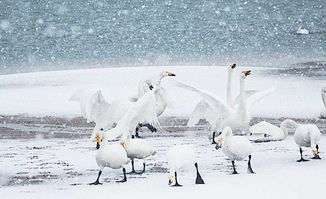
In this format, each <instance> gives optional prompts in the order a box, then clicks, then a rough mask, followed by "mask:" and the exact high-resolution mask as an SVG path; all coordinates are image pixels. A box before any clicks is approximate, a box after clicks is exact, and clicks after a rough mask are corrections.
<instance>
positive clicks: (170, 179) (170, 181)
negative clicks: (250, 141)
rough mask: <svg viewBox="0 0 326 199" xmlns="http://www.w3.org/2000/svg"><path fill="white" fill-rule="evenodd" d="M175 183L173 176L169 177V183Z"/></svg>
mask: <svg viewBox="0 0 326 199" xmlns="http://www.w3.org/2000/svg"><path fill="white" fill-rule="evenodd" d="M172 183H173V177H169V185H171V184H172Z"/></svg>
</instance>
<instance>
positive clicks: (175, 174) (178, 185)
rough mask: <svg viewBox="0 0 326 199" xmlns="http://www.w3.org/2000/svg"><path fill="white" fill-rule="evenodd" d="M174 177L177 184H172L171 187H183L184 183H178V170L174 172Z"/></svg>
mask: <svg viewBox="0 0 326 199" xmlns="http://www.w3.org/2000/svg"><path fill="white" fill-rule="evenodd" d="M174 177H175V185H172V186H171V187H182V185H181V184H179V183H178V178H177V172H174Z"/></svg>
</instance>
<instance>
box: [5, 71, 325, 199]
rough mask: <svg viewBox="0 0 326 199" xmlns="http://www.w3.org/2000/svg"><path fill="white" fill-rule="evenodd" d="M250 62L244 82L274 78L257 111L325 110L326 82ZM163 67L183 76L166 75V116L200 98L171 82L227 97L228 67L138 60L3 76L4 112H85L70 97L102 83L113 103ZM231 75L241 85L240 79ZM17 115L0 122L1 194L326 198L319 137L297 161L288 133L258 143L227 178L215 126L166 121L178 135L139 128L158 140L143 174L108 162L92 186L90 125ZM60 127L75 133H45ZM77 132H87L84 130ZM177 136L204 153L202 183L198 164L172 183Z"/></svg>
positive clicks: (180, 113)
mask: <svg viewBox="0 0 326 199" xmlns="http://www.w3.org/2000/svg"><path fill="white" fill-rule="evenodd" d="M244 69H251V70H252V75H251V76H249V77H248V78H247V80H246V82H247V85H246V87H247V89H264V88H268V87H270V86H272V85H274V84H277V88H276V91H275V92H274V93H273V94H271V95H269V96H267V97H266V98H264V99H263V100H261V101H260V102H258V103H257V104H256V105H255V107H253V109H252V114H253V116H255V117H268V118H274V119H270V120H271V121H272V120H273V121H274V120H275V121H277V122H279V120H278V119H279V118H280V117H292V118H305V119H313V118H317V117H318V116H319V113H320V111H321V110H322V108H323V104H322V101H321V97H320V91H321V88H322V87H324V86H326V82H325V80H322V79H321V78H313V77H309V76H306V75H302V76H294V75H286V76H284V75H275V71H276V70H277V69H267V68H240V67H239V68H237V71H238V72H240V71H241V70H244ZM163 70H167V71H171V72H174V73H175V74H176V75H177V76H176V77H167V78H166V79H164V80H163V85H164V86H165V87H166V89H167V91H168V94H169V96H170V99H171V100H170V101H171V104H170V106H169V108H168V109H167V110H166V112H165V113H164V115H163V116H162V117H166V118H168V117H170V116H177V118H178V117H183V118H187V116H188V115H189V114H190V113H191V111H192V109H193V108H194V106H195V105H196V103H197V102H198V101H199V98H198V96H196V95H194V94H193V93H190V92H188V91H185V90H182V89H180V88H177V87H174V86H173V83H172V81H171V80H172V79H174V80H177V81H181V82H185V83H188V84H191V85H193V86H196V87H199V88H202V89H205V90H208V91H210V92H212V93H215V94H216V95H218V96H220V97H221V98H223V99H225V93H226V72H227V68H226V67H213V66H207V67H204V66H187V67H180V66H178V67H177V66H175V67H133V68H107V69H91V70H71V71H56V72H39V73H27V74H13V75H1V76H0V115H18V114H27V115H28V116H32V117H34V116H55V117H63V118H74V117H76V116H80V115H81V114H80V108H79V105H78V104H77V103H74V102H70V101H69V98H70V97H71V95H72V94H73V93H74V92H75V91H76V90H78V89H80V88H93V89H97V88H100V89H102V91H103V93H104V96H105V97H106V98H107V99H108V100H109V101H112V99H113V98H114V97H116V96H121V95H122V96H132V95H134V94H136V92H137V84H138V81H139V80H140V79H143V78H144V77H147V76H150V75H156V74H158V73H159V72H161V71H163ZM234 79H235V82H236V83H235V84H234V87H235V90H237V88H238V78H234ZM20 117H25V116H24V115H23V116H15V117H14V116H13V117H12V119H10V117H8V116H6V117H2V118H0V119H1V121H3V123H2V124H1V125H0V128H1V129H2V130H3V132H0V135H4V136H2V137H0V138H1V139H0V198H1V199H7V198H10V199H15V198H92V197H95V198H99V197H109V198H129V199H130V198H149V197H152V198H177V197H178V198H183V197H188V198H199V197H206V196H208V197H223V198H229V197H230V198H251V199H252V198H273V199H275V198H288V199H292V198H295V199H301V198H317V197H318V198H321V197H322V196H323V195H325V194H326V190H325V189H324V186H325V184H326V178H325V177H324V176H325V172H324V171H325V168H326V163H325V158H326V156H325V153H324V151H325V150H324V149H325V146H326V139H325V137H324V136H322V139H321V143H320V150H321V154H320V156H321V157H322V160H311V161H309V162H303V163H297V162H296V160H297V159H299V151H298V148H297V146H296V145H295V143H294V140H293V136H289V137H288V138H287V139H286V140H285V141H281V142H268V143H254V146H255V152H254V153H253V160H252V166H253V169H254V171H255V172H256V174H253V175H249V174H247V173H246V166H247V162H238V163H237V169H238V172H240V174H239V175H230V173H231V163H230V161H229V160H228V159H227V158H226V157H225V156H224V154H223V153H222V151H216V150H215V148H214V146H213V145H211V144H210V141H209V140H208V134H209V133H210V132H209V131H208V130H205V129H206V128H205V127H203V128H199V130H191V129H187V128H178V127H173V126H169V124H164V125H163V127H164V128H165V129H166V128H167V126H169V128H171V129H172V132H169V133H163V134H162V133H155V134H151V133H149V132H147V133H142V134H141V135H143V136H144V137H146V139H147V140H148V141H150V142H151V143H153V145H154V146H155V149H156V151H157V153H156V155H155V156H153V157H150V158H149V159H148V161H147V165H148V167H147V172H146V173H145V174H143V175H128V182H126V183H124V184H118V183H116V182H115V180H118V179H120V178H121V177H122V175H121V174H122V172H121V170H111V169H105V170H104V173H103V175H102V179H101V181H102V182H104V184H103V185H101V186H89V185H87V184H88V183H89V182H93V181H94V180H95V179H96V176H97V165H96V162H95V158H94V153H95V143H92V142H91V141H90V140H89V139H88V138H87V137H86V136H85V132H88V133H89V132H91V129H92V128H91V126H86V125H84V126H83V125H82V126H70V125H68V124H67V125H66V123H64V124H61V123H60V120H58V121H56V122H55V124H53V123H50V124H47V123H46V121H43V120H42V119H41V120H39V119H38V120H37V121H36V122H35V121H33V119H31V120H30V121H28V120H22V121H21V122H20V121H19V118H20ZM8 118H9V119H8ZM11 120H12V121H14V122H10V121H11ZM45 120H46V119H45ZM67 121H69V122H71V121H70V120H66V121H65V122H67ZM275 121H274V122H275ZM302 121H305V120H302ZM320 121H321V120H319V125H320V127H322V128H323V130H324V129H325V122H324V121H322V122H320ZM38 122H39V123H40V124H38ZM71 123H72V122H71ZM57 124H58V125H57ZM173 129H174V130H173ZM5 131H6V132H5ZM15 131H17V132H18V134H17V135H15V138H16V139H7V138H8V137H10V136H8V137H6V136H5V134H6V135H8V134H10V133H11V132H15ZM59 131H60V132H61V133H62V132H63V133H69V132H71V134H70V135H69V136H67V135H66V136H65V135H63V136H62V138H49V139H44V137H43V136H42V133H43V132H47V133H50V134H51V133H53V134H56V132H59ZM24 132H31V133H32V134H33V133H35V134H39V135H38V136H36V138H31V139H25V138H20V137H19V133H24ZM77 132H78V133H81V134H83V133H84V134H83V136H80V134H78V133H77ZM1 133H2V134H1ZM74 135H76V137H74ZM31 137H33V136H31ZM46 137H49V136H48V135H47V136H46ZM50 137H51V136H50ZM53 137H55V136H53ZM81 137H82V138H81ZM181 143H186V144H192V145H193V146H194V147H195V149H196V151H197V152H198V163H199V169H200V171H201V174H202V177H203V178H204V180H205V182H206V184H205V185H194V180H195V173H194V168H192V170H189V171H185V172H183V173H182V174H180V177H179V182H180V183H181V184H183V185H184V187H181V188H172V187H169V186H168V179H167V177H168V173H167V172H168V170H167V162H166V157H165V153H166V151H167V150H168V149H169V148H170V147H171V146H173V145H174V144H181ZM304 154H305V156H306V158H309V157H310V156H311V150H310V149H304ZM136 168H137V169H140V168H141V164H140V162H137V163H136ZM129 169H130V166H128V170H129Z"/></svg>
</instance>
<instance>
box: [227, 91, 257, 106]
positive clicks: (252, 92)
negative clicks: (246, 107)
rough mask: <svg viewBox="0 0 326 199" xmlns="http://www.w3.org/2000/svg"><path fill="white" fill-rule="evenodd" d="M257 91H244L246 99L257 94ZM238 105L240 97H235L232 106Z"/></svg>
mask: <svg viewBox="0 0 326 199" xmlns="http://www.w3.org/2000/svg"><path fill="white" fill-rule="evenodd" d="M258 92H259V90H246V91H245V96H246V98H247V99H248V98H250V96H252V95H254V94H256V93H258ZM239 103H240V95H237V97H236V98H235V102H234V103H233V104H239Z"/></svg>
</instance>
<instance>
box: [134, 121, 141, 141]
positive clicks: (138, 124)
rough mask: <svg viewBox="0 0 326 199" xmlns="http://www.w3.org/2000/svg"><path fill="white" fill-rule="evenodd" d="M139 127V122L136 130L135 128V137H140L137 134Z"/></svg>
mask: <svg viewBox="0 0 326 199" xmlns="http://www.w3.org/2000/svg"><path fill="white" fill-rule="evenodd" d="M140 127H141V124H138V126H137V127H136V130H135V137H136V138H140V136H139V134H138V131H139V128H140Z"/></svg>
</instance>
